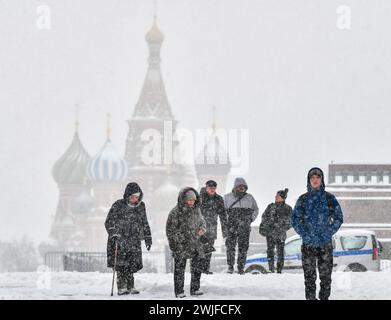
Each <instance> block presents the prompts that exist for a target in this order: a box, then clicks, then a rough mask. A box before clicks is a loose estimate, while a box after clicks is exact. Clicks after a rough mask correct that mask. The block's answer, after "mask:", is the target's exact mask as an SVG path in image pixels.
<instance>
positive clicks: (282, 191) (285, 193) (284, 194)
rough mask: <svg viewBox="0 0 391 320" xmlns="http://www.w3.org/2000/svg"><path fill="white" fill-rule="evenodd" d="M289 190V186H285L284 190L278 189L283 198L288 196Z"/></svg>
mask: <svg viewBox="0 0 391 320" xmlns="http://www.w3.org/2000/svg"><path fill="white" fill-rule="evenodd" d="M288 191H289V189H288V188H285V189H284V190H279V191H277V194H278V195H279V196H280V197H281V198H283V199H284V200H285V199H286V198H287V197H288Z"/></svg>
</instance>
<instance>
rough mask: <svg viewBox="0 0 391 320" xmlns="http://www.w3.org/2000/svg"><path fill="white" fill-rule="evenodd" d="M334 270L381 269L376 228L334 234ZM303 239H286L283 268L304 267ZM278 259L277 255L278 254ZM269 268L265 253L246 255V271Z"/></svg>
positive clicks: (298, 269)
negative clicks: (302, 257) (302, 260)
mask: <svg viewBox="0 0 391 320" xmlns="http://www.w3.org/2000/svg"><path fill="white" fill-rule="evenodd" d="M332 241H333V247H334V253H333V254H334V259H333V263H334V270H339V271H354V272H363V271H380V258H379V252H381V244H380V243H379V241H378V240H377V238H376V235H375V233H374V232H373V231H369V230H341V231H338V232H337V233H336V234H335V235H334V236H333V240H332ZM301 245H302V239H301V238H300V236H298V235H294V236H292V237H289V238H288V239H286V241H285V254H284V259H285V262H284V269H283V272H300V271H302V270H303V269H302V262H301ZM275 261H277V257H275ZM268 270H269V268H268V263H267V256H266V254H264V253H263V254H262V253H261V254H255V255H252V256H249V257H247V261H246V265H245V272H247V273H252V274H259V273H267V271H268Z"/></svg>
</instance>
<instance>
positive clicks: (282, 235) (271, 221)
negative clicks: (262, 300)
mask: <svg viewBox="0 0 391 320" xmlns="http://www.w3.org/2000/svg"><path fill="white" fill-rule="evenodd" d="M287 196H288V189H284V190H280V191H278V192H277V194H276V198H275V202H274V203H271V204H269V205H268V206H267V208H266V210H265V212H264V213H263V215H262V222H261V224H260V225H259V233H260V234H261V235H262V236H264V237H266V244H267V260H268V263H269V271H270V272H274V253H275V249H276V248H277V257H278V260H277V273H281V272H282V268H283V267H284V247H285V240H286V232H287V231H288V230H289V229H290V227H291V215H292V207H291V206H290V205H288V204H286V203H285V200H286V198H287Z"/></svg>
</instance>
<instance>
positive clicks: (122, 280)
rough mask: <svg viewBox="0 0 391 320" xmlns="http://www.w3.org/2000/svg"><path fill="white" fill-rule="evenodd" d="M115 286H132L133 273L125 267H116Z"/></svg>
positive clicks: (121, 287)
mask: <svg viewBox="0 0 391 320" xmlns="http://www.w3.org/2000/svg"><path fill="white" fill-rule="evenodd" d="M117 288H118V290H119V289H127V290H130V289H132V288H134V275H133V273H132V272H130V271H129V269H128V268H126V267H117Z"/></svg>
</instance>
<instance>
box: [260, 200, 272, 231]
mask: <svg viewBox="0 0 391 320" xmlns="http://www.w3.org/2000/svg"><path fill="white" fill-rule="evenodd" d="M270 208H271V204H269V205H268V206H267V208H266V209H265V211H264V212H263V214H262V221H261V224H260V225H259V233H260V234H261V235H262V236H264V237H265V236H266V234H267V232H268V228H269V223H270Z"/></svg>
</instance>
